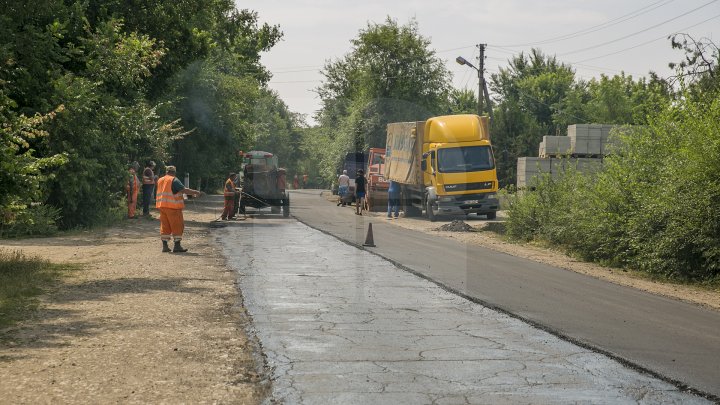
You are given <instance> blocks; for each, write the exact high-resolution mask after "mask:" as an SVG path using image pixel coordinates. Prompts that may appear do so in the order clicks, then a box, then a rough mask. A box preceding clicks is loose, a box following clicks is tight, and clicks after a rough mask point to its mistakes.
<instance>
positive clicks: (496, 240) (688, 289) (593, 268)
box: [323, 192, 720, 311]
mask: <svg viewBox="0 0 720 405" xmlns="http://www.w3.org/2000/svg"><path fill="white" fill-rule="evenodd" d="M323 195H324V196H325V198H326V199H327V200H328V201H330V202H337V196H333V195H331V194H330V193H329V192H324V194H323ZM351 209H352V210H354V209H355V207H354V206H352V207H351ZM369 215H370V216H372V217H376V218H378V220H385V217H386V213H384V212H370V213H369ZM471 218H472V219H468V218H455V219H462V220H463V221H465V222H466V223H468V224H469V225H471V226H472V227H473V228H474V230H475V231H477V232H447V231H440V230H438V228H439V227H440V226H442V225H444V224H447V223H449V222H450V221H451V220H452V219H446V220H439V221H437V222H430V221H428V220H427V219H425V218H405V217H403V216H401V217H400V218H399V219H397V220H395V219H392V220H386V222H388V223H391V224H393V225H395V226H400V227H403V228H406V229H412V230H416V231H420V232H425V233H429V234H433V235H438V236H442V237H445V238H450V239H454V240H458V241H460V242H463V243H466V244H468V245H473V246H482V247H485V248H488V249H492V250H495V251H498V252H502V253H507V254H509V255H512V256H517V257H522V258H525V259H529V260H533V261H536V262H539V263H544V264H548V265H551V266H555V267H559V268H562V269H565V270H570V271H574V272H576V273H581V274H586V275H588V276H591V277H595V278H598V279H602V280H606V281H609V282H611V283H614V284H618V285H623V286H627V287H633V288H637V289H639V290H642V291H646V292H649V293H653V294H657V295H662V296H664V297H668V298H674V299H678V300H681V301H685V302H689V303H691V304H695V305H700V306H702V307H705V308H708V309H712V310H716V311H720V291H712V290H709V289H704V288H700V287H695V286H690V285H685V284H676V283H669V282H659V281H653V280H650V279H648V278H646V277H643V276H642V275H640V274H633V273H632V272H627V271H623V270H620V269H615V268H611V267H604V266H601V265H598V264H594V263H587V262H582V261H579V260H576V259H574V258H572V257H570V256H568V255H566V254H564V253H562V252H559V251H556V250H551V249H546V248H542V247H538V246H533V245H528V244H516V243H510V242H507V241H505V240H503V238H502V237H500V236H499V235H498V234H496V233H494V232H482V231H483V230H484V229H485V227H487V226H488V224H490V223H497V222H502V221H503V219H504V215H503V213H502V212H500V213H499V214H498V220H495V221H488V220H486V219H484V217H475V216H471Z"/></svg>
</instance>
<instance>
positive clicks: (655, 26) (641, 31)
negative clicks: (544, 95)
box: [558, 0, 718, 56]
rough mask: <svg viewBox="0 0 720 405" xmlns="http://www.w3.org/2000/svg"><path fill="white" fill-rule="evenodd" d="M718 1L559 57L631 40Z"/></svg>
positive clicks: (714, 0)
mask: <svg viewBox="0 0 720 405" xmlns="http://www.w3.org/2000/svg"><path fill="white" fill-rule="evenodd" d="M717 1H718V0H711V1H709V2H707V3H705V4H703V5H702V6H700V7H696V8H694V9H692V10H690V11H688V12H685V13H682V14H680V15H679V16H676V17H673V18H670V19H668V20H665V21H663V22H661V23H658V24H655V25H653V26H651V27H648V28H645V29H642V30H640V31H637V32H634V33H632V34H628V35H625V36H624V37H620V38H617V39H613V40H611V41H607V42H603V43H601V44H597V45H593V46H589V47H585V48H582V49H577V50H574V51H571V52H565V53H563V54H560V55H558V56H565V55H572V54H574V53H578V52H584V51H588V50H590V49H595V48H599V47H601V46H605V45H609V44H612V43H615V42H618V41H622V40H623V39H627V38H630V37H632V36H635V35H638V34H641V33H643V32H645V31H649V30H651V29H653V28H657V27H659V26H661V25H664V24H667V23H669V22H671V21H675V20H677V19H678V18H680V17H684V16H686V15H688V14H690V13H693V12H695V11H697V10H700V9H701V8H703V7H707V6H709V5H710V4H712V3H715V2H717Z"/></svg>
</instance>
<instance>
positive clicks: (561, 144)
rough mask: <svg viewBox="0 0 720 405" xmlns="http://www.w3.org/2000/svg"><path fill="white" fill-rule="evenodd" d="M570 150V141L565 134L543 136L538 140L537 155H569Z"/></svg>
mask: <svg viewBox="0 0 720 405" xmlns="http://www.w3.org/2000/svg"><path fill="white" fill-rule="evenodd" d="M571 151H572V143H571V140H570V137H567V136H552V135H545V136H543V140H542V142H540V151H539V153H538V156H540V157H542V158H545V157H553V156H565V155H569V154H570V153H571Z"/></svg>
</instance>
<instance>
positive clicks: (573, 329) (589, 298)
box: [292, 190, 720, 400]
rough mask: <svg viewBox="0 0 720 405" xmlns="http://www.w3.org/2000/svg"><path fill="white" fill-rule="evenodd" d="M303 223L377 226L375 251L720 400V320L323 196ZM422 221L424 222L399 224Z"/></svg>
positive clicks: (304, 204)
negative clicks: (363, 212) (390, 220)
mask: <svg viewBox="0 0 720 405" xmlns="http://www.w3.org/2000/svg"><path fill="white" fill-rule="evenodd" d="M292 205H293V207H292V210H293V211H292V212H293V215H294V216H296V217H297V218H298V219H299V220H301V221H302V222H304V223H306V224H308V225H310V226H311V227H313V228H317V229H321V230H323V232H327V233H329V234H332V235H334V236H336V237H337V238H339V239H341V240H344V241H347V242H348V243H351V244H355V245H358V246H359V245H361V244H362V243H363V241H364V240H365V236H366V233H367V227H368V224H369V223H370V222H372V223H373V229H374V233H373V235H374V239H375V244H376V245H377V247H375V248H368V250H370V251H372V252H373V253H376V254H378V255H381V256H382V257H384V258H387V259H390V260H392V261H394V262H396V263H401V264H402V265H403V266H404V267H406V268H408V269H411V270H412V271H415V272H417V273H418V274H422V275H423V276H425V277H428V278H430V279H432V280H434V281H435V282H437V283H439V284H441V285H443V286H446V287H447V288H449V289H451V290H454V291H457V292H460V293H462V294H465V295H467V296H469V297H472V298H474V299H476V300H478V301H479V302H483V303H485V304H487V305H489V306H492V307H497V308H499V309H502V310H503V311H507V312H508V313H511V314H514V315H516V316H518V317H521V318H523V319H526V320H528V321H530V322H533V323H536V324H538V325H540V326H542V327H544V328H547V329H548V330H551V331H553V332H554V333H556V334H559V335H564V336H567V337H569V338H570V339H573V340H575V341H577V342H580V343H582V344H586V345H587V346H589V347H593V348H596V349H598V350H602V351H605V352H607V353H609V354H612V355H614V356H617V357H618V358H621V359H625V360H627V361H629V362H631V363H633V364H635V365H638V366H640V367H642V368H645V369H647V370H651V371H653V372H656V373H657V374H659V375H662V376H664V377H666V378H668V379H670V380H673V381H676V382H678V383H679V384H686V385H687V386H689V387H692V388H695V389H698V390H700V391H702V392H706V393H710V394H711V395H714V396H715V399H716V400H718V398H720V366H718V365H719V364H720V313H719V312H717V311H712V310H708V309H704V308H700V307H698V306H696V305H692V304H688V303H684V302H679V301H677V300H673V299H669V298H665V297H660V296H657V295H653V294H649V293H646V292H643V291H638V290H636V289H633V288H629V287H621V286H618V285H615V284H612V283H609V282H605V281H602V280H598V279H595V278H592V277H588V276H585V275H582V274H577V273H574V272H571V271H567V270H564V269H559V268H555V267H552V266H547V265H544V264H539V263H536V262H533V261H531V260H526V259H521V258H517V257H514V256H510V255H507V254H504V253H499V252H496V251H493V250H490V249H486V248H482V247H477V246H468V245H466V244H463V243H459V242H457V241H454V240H449V239H446V238H442V237H439V236H434V235H428V234H424V233H421V232H413V231H410V230H407V229H404V228H400V227H398V226H394V225H392V224H389V223H388V221H385V220H382V219H380V220H378V219H377V218H371V217H363V216H357V215H353V214H352V210H353V209H354V208H351V209H348V208H347V207H346V208H344V209H343V208H342V207H336V206H335V205H334V204H331V203H329V202H328V201H327V200H326V199H325V198H323V197H321V196H320V191H319V190H318V191H311V190H301V191H298V192H294V193H293V195H292ZM403 220H423V219H401V221H403Z"/></svg>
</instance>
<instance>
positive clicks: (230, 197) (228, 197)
mask: <svg viewBox="0 0 720 405" xmlns="http://www.w3.org/2000/svg"><path fill="white" fill-rule="evenodd" d="M235 183H237V174H235V173H230V175H229V176H228V178H227V180H225V187H224V188H223V195H224V197H225V207H224V208H223V212H222V216H221V218H222V220H223V221H225V220H227V219H232V218H233V217H234V216H235V196H236V194H237V193H238V192H237V191H236V190H235V187H236V186H235Z"/></svg>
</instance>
